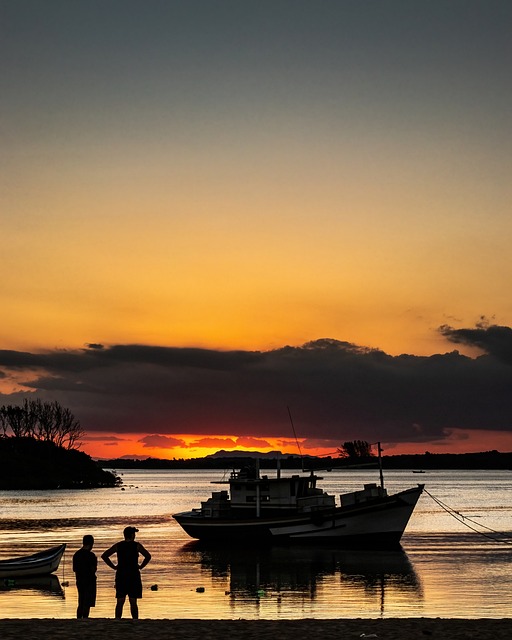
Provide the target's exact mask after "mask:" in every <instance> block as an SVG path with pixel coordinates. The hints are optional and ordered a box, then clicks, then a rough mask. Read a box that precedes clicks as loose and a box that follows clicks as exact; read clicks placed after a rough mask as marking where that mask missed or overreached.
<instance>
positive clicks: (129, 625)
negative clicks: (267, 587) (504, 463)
mask: <svg viewBox="0 0 512 640" xmlns="http://www.w3.org/2000/svg"><path fill="white" fill-rule="evenodd" d="M511 635H512V619H476V620H467V619H466V620H459V619H442V618H399V619H398V618H395V619H384V620H375V619H370V620H367V619H362V618H358V619H351V620H315V619H305V620H278V621H275V620H257V621H254V620H207V621H205V620H181V619H180V620H144V619H142V620H130V619H123V620H113V619H104V618H103V619H101V618H98V619H94V618H90V619H89V620H57V619H26V620H15V619H8V620H0V638H2V640H19V638H24V639H25V640H36V639H37V640H39V639H40V638H52V640H68V639H70V640H73V639H75V638H76V640H97V639H98V638H108V639H109V640H143V639H146V638H151V640H169V639H176V640H199V639H201V638H208V640H226V639H227V638H243V639H244V640H256V639H257V640H275V638H279V639H280V640H294V639H295V638H297V637H307V638H308V640H340V639H342V638H343V639H351V638H375V637H377V638H382V639H386V640H404V639H405V638H439V639H440V638H443V640H490V639H491V638H492V639H494V640H501V639H502V640H505V639H508V638H510V637H511Z"/></svg>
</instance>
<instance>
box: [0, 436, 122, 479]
mask: <svg viewBox="0 0 512 640" xmlns="http://www.w3.org/2000/svg"><path fill="white" fill-rule="evenodd" d="M119 482H120V480H119V479H118V478H117V476H116V475H115V474H113V473H111V472H110V471H106V470H105V469H103V468H102V467H101V465H99V464H98V463H97V462H95V461H94V460H93V459H92V458H91V457H90V456H88V455H87V454H86V453H83V452H82V451H77V450H76V449H64V448H62V447H58V446H57V445H56V444H54V443H53V442H42V441H40V440H36V439H35V438H28V437H26V438H15V437H0V489H93V488H99V487H114V486H116V485H117V484H119Z"/></svg>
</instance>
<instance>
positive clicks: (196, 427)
mask: <svg viewBox="0 0 512 640" xmlns="http://www.w3.org/2000/svg"><path fill="white" fill-rule="evenodd" d="M439 330H440V332H441V333H442V334H443V335H444V336H445V337H446V338H447V340H449V341H450V342H452V343H455V344H464V345H470V346H473V347H478V348H479V349H480V351H481V355H480V356H479V357H476V358H471V357H468V356H465V355H461V354H460V353H459V352H457V351H452V352H449V353H444V354H436V355H432V356H428V357H427V356H414V355H406V354H404V355H400V356H391V355H388V354H386V353H384V352H383V351H380V350H376V349H369V348H366V347H361V346H358V345H354V344H351V343H347V342H340V341H337V340H330V339H325V340H317V341H314V342H310V343H307V344H305V345H303V346H301V347H289V346H287V347H283V348H281V349H276V350H273V351H267V352H253V351H215V350H209V349H192V348H176V347H151V346H144V345H115V346H110V347H109V346H105V347H102V348H98V347H99V346H100V345H93V348H91V346H89V347H87V348H86V349H83V350H81V351H54V352H52V351H48V352H45V353H39V354H38V353H33V354H32V353H26V352H15V351H0V366H2V367H3V368H4V370H5V372H6V373H7V374H8V373H9V371H13V372H16V375H17V379H18V380H19V377H20V372H23V371H25V370H26V371H27V377H26V380H27V382H26V387H27V389H28V390H29V391H28V392H30V393H32V394H34V395H35V396H36V397H41V398H43V399H51V400H58V401H59V402H61V403H62V404H64V405H65V406H68V407H70V408H71V410H72V411H73V412H74V413H75V415H76V416H77V417H78V418H79V419H80V421H81V423H82V425H83V427H84V429H85V430H87V431H88V432H92V431H111V432H114V433H123V432H127V433H128V432H138V433H140V432H145V433H153V434H160V435H159V436H148V438H151V440H147V442H146V446H177V445H174V444H173V443H172V442H171V441H172V440H173V439H172V434H180V433H193V434H198V436H199V435H204V436H205V437H208V436H209V435H217V434H229V435H231V434H232V435H233V436H234V437H240V438H247V437H258V438H262V439H265V438H269V437H281V438H288V439H290V440H291V439H292V438H293V433H292V429H291V425H290V420H289V416H288V412H287V407H290V410H291V413H292V416H293V421H294V426H295V428H296V432H297V435H298V436H299V437H302V438H308V440H309V441H310V442H318V441H323V442H326V441H329V442H339V441H340V440H341V441H343V440H348V439H353V438H362V439H366V440H370V441H372V442H374V441H376V440H383V441H384V440H385V441H389V442H411V441H414V442H428V441H431V440H433V439H439V440H442V439H443V438H446V436H447V433H448V432H449V430H450V429H453V428H460V429H487V430H504V431H510V430H512V394H511V393H510V389H511V388H512V387H511V384H512V367H511V364H512V330H511V329H510V328H509V327H499V326H496V325H491V324H488V323H487V324H485V323H480V324H479V325H477V326H476V327H474V328H472V329H453V328H452V327H448V326H443V327H441V328H440V329H439ZM28 373H30V375H28ZM25 395H26V394H25ZM23 397H24V394H23V393H16V394H12V395H6V396H4V397H3V398H1V397H0V402H1V403H2V404H3V403H14V402H19V401H21V400H22V399H23ZM157 437H158V438H164V440H160V441H159V442H160V444H157V441H156V440H154V438H157ZM168 437H169V440H167V439H166V438H168ZM328 446H329V445H328Z"/></svg>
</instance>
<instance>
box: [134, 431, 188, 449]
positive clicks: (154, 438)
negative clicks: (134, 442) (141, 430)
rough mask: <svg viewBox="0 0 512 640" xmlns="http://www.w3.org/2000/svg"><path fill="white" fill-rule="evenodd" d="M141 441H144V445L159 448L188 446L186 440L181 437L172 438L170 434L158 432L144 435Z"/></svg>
mask: <svg viewBox="0 0 512 640" xmlns="http://www.w3.org/2000/svg"><path fill="white" fill-rule="evenodd" d="M139 442H142V444H143V445H144V447H149V448H159V449H174V448H175V447H184V446H186V445H185V442H184V441H183V440H180V439H179V438H170V437H169V436H161V435H158V434H153V435H149V436H144V438H141V439H140V440H139Z"/></svg>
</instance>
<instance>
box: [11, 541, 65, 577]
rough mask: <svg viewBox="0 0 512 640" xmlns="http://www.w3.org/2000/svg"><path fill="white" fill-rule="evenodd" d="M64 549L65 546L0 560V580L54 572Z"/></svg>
mask: <svg viewBox="0 0 512 640" xmlns="http://www.w3.org/2000/svg"><path fill="white" fill-rule="evenodd" d="M65 549H66V545H65V544H60V545H59V546H57V547H52V548H51V549H46V550H45V551H39V552H38V553H34V554H32V555H30V556H21V557H19V558H11V559H8V560H0V578H27V577H30V576H44V575H48V574H50V573H53V572H54V571H56V570H57V569H58V567H59V563H60V560H61V558H62V555H63V553H64V550H65Z"/></svg>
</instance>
